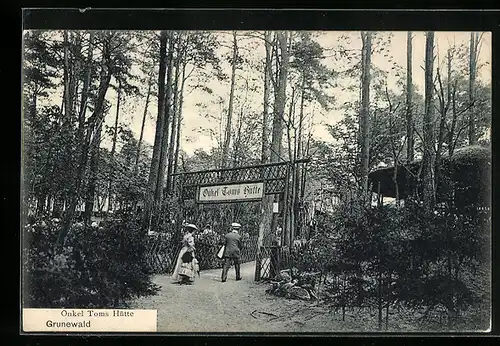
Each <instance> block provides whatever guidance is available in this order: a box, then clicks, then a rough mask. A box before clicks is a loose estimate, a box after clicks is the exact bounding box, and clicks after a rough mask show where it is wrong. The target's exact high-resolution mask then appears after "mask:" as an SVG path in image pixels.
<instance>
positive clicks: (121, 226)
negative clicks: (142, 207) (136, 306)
mask: <svg viewBox="0 0 500 346" xmlns="http://www.w3.org/2000/svg"><path fill="white" fill-rule="evenodd" d="M60 228H61V224H60V222H58V220H32V223H31V224H29V225H26V226H25V228H24V230H23V231H24V237H23V238H24V244H23V245H24V247H23V266H24V268H23V269H24V270H23V274H24V275H23V284H24V287H23V289H24V295H23V298H24V302H23V303H24V304H23V306H24V307H33V308H36V307H44V308H63V307H64V308H72V307H82V306H84V307H96V308H114V307H123V306H125V305H126V301H127V300H128V299H130V298H134V297H140V296H146V295H152V294H155V293H156V292H157V290H158V287H156V285H154V284H153V283H152V282H151V280H150V272H148V270H147V265H146V260H145V256H144V254H145V251H146V240H145V239H144V238H145V237H144V235H143V233H142V232H140V229H139V225H137V224H135V223H134V222H129V221H124V222H112V223H108V224H107V225H104V226H102V227H91V226H83V225H80V224H76V225H75V226H73V228H72V229H71V232H70V233H69V235H68V238H67V239H66V242H65V245H64V246H63V247H62V248H56V245H55V244H56V243H57V242H56V239H57V236H58V233H59V231H60Z"/></svg>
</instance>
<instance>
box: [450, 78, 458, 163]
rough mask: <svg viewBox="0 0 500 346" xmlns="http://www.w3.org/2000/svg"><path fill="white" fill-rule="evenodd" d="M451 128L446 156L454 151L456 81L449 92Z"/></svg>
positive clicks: (456, 115)
mask: <svg viewBox="0 0 500 346" xmlns="http://www.w3.org/2000/svg"><path fill="white" fill-rule="evenodd" d="M451 115H452V118H451V126H450V132H449V134H448V155H449V156H451V155H453V151H454V150H455V145H454V143H455V139H454V134H455V128H456V127H457V117H458V114H457V81H456V80H455V82H454V83H453V88H452V92H451Z"/></svg>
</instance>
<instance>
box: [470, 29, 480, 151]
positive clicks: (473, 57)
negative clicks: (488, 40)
mask: <svg viewBox="0 0 500 346" xmlns="http://www.w3.org/2000/svg"><path fill="white" fill-rule="evenodd" d="M477 41H478V37H477V35H476V33H475V32H472V33H471V34H470V48H469V107H470V108H469V145H474V144H476V143H477V133H476V124H475V114H474V108H475V107H474V101H475V95H474V94H475V89H476V73H477V47H478V42H477Z"/></svg>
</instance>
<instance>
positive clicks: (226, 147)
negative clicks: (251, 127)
mask: <svg viewBox="0 0 500 346" xmlns="http://www.w3.org/2000/svg"><path fill="white" fill-rule="evenodd" d="M237 58H238V41H237V39H236V31H233V56H232V62H231V90H230V92H229V106H228V110H227V122H226V130H225V134H224V147H223V148H222V168H226V167H227V162H228V157H229V144H230V142H231V127H232V118H233V102H234V85H235V80H236V64H237Z"/></svg>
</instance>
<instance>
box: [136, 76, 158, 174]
mask: <svg viewBox="0 0 500 346" xmlns="http://www.w3.org/2000/svg"><path fill="white" fill-rule="evenodd" d="M152 84H153V78H152V76H151V77H150V78H149V81H148V92H147V94H146V103H145V104H144V113H143V114H142V124H141V134H140V135H139V142H138V143H137V152H136V154H135V161H134V176H137V172H138V169H139V158H140V157H141V146H142V141H143V138H144V127H145V125H146V118H147V116H148V106H149V98H150V96H151V86H152Z"/></svg>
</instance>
